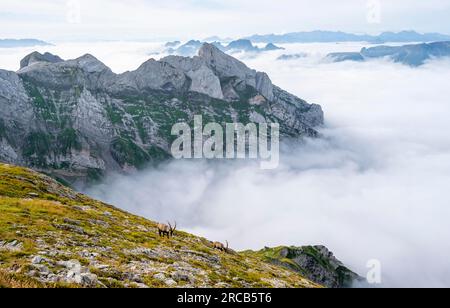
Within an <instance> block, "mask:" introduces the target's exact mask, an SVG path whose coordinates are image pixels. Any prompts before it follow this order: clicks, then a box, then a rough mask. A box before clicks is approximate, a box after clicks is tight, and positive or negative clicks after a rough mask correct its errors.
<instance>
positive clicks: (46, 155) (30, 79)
mask: <svg viewBox="0 0 450 308" xmlns="http://www.w3.org/2000/svg"><path fill="white" fill-rule="evenodd" d="M21 67H22V68H21V69H20V70H19V71H18V72H17V73H14V72H8V71H3V70H0V161H3V162H7V163H14V164H18V165H23V166H29V167H33V168H34V169H38V170H42V171H45V172H48V173H50V174H53V175H54V176H56V177H59V178H61V179H64V180H66V181H69V182H73V181H76V180H78V179H81V180H82V181H85V180H86V179H97V178H99V177H100V176H102V174H104V173H106V172H109V171H125V172H129V171H133V170H136V169H139V168H141V167H144V166H145V165H146V164H148V163H153V162H158V161H161V160H162V159H167V158H169V157H170V155H169V150H170V146H171V141H172V140H173V137H172V136H171V134H170V132H171V128H172V126H173V124H175V123H177V122H180V121H183V122H188V123H189V122H190V121H192V119H193V117H194V115H197V114H201V115H203V116H204V118H207V119H208V120H209V121H215V122H218V123H229V122H236V121H238V122H242V123H248V122H249V121H250V120H251V119H254V118H255V115H258V116H257V118H258V121H259V122H260V121H265V122H278V123H280V127H281V135H282V136H290V137H302V136H312V137H314V136H317V131H316V127H317V126H319V125H321V124H322V123H323V112H322V110H321V108H320V106H318V105H311V104H308V103H306V102H305V101H303V100H301V99H299V98H297V97H295V96H293V95H291V94H289V93H287V92H285V91H283V90H281V89H280V88H278V87H276V86H274V85H273V84H272V82H271V80H270V78H269V77H268V76H267V74H265V73H261V72H257V71H255V70H252V69H250V68H248V67H247V66H246V65H245V64H244V63H242V62H240V61H238V60H236V59H235V58H233V57H231V56H229V55H226V54H225V53H223V52H222V51H220V50H219V49H217V48H216V47H214V46H213V45H209V44H204V45H203V46H202V48H201V49H200V51H199V55H198V56H196V57H193V58H184V57H175V56H170V57H167V58H164V59H161V60H160V61H155V60H149V61H147V62H145V63H143V64H142V65H141V66H140V67H139V68H138V69H137V70H135V71H132V72H126V73H124V74H119V75H118V74H115V73H113V72H112V71H111V70H110V69H109V68H108V67H107V66H106V65H104V64H103V63H102V62H100V61H99V60H97V59H96V58H95V57H94V56H92V55H84V56H82V57H80V58H77V59H74V60H68V61H63V60H61V59H60V58H59V57H57V56H54V55H51V54H43V55H42V54H39V53H33V54H31V55H29V56H27V57H25V58H24V59H23V60H22V63H21Z"/></svg>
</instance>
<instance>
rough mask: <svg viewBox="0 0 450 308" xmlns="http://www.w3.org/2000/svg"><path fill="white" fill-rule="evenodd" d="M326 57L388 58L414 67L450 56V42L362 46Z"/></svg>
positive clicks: (359, 59) (362, 59)
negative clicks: (352, 50)
mask: <svg viewBox="0 0 450 308" xmlns="http://www.w3.org/2000/svg"><path fill="white" fill-rule="evenodd" d="M327 57H328V58H330V59H332V60H333V61H334V62H343V61H359V62H362V61H366V60H370V59H377V58H388V59H391V60H392V61H394V62H396V63H402V64H406V65H409V66H413V67H415V66H420V65H423V64H424V63H425V62H426V61H427V60H430V59H433V58H442V57H450V42H436V43H429V44H415V45H404V46H377V47H372V48H363V49H362V50H361V51H360V52H341V53H331V54H329V55H328V56H327Z"/></svg>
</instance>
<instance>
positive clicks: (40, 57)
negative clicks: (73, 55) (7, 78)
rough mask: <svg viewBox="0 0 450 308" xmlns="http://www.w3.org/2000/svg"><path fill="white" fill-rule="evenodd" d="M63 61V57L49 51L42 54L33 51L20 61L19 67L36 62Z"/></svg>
mask: <svg viewBox="0 0 450 308" xmlns="http://www.w3.org/2000/svg"><path fill="white" fill-rule="evenodd" d="M63 61H64V60H63V59H61V58H60V57H58V56H55V55H52V54H51V53H48V52H46V53H44V54H40V53H39V52H36V51H35V52H33V53H31V54H29V55H28V56H26V57H25V58H23V59H22V61H20V69H23V68H24V67H27V66H30V65H32V64H33V63H38V62H47V63H58V62H63Z"/></svg>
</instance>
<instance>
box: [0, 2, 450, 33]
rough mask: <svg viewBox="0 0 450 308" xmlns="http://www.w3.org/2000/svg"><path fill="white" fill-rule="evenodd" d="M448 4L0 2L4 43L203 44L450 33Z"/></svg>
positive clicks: (0, 28) (449, 6) (449, 9)
mask: <svg viewBox="0 0 450 308" xmlns="http://www.w3.org/2000/svg"><path fill="white" fill-rule="evenodd" d="M449 16H450V0H427V1H423V0H395V1H392V0H345V1H336V0H278V1H273V0H221V1H219V0H164V1H162V0H127V1H123V0H39V1H36V0H20V1H17V0H0V38H40V39H44V40H50V41H52V40H53V41H57V40H96V39H106V40H110V39H114V40H117V39H122V40H125V39H128V40H135V39H142V40H157V39H161V38H164V39H169V38H179V39H190V38H197V39H202V38H204V37H207V36H212V35H219V36H222V37H225V36H231V37H234V38H237V37H242V36H246V35H251V34H256V33H259V34H266V33H284V32H294V31H310V30H336V31H337V30H340V31H347V32H355V33H363V32H366V33H374V34H376V33H379V32H382V31H387V30H389V31H400V30H416V31H419V32H441V33H446V34H449V33H450V22H449V21H448V17H449Z"/></svg>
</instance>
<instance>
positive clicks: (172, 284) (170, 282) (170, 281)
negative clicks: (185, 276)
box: [164, 279, 178, 288]
mask: <svg viewBox="0 0 450 308" xmlns="http://www.w3.org/2000/svg"><path fill="white" fill-rule="evenodd" d="M164 283H165V284H166V286H168V287H170V288H172V287H175V286H176V285H178V284H177V282H176V281H175V280H173V279H167V280H165V281H164Z"/></svg>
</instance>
